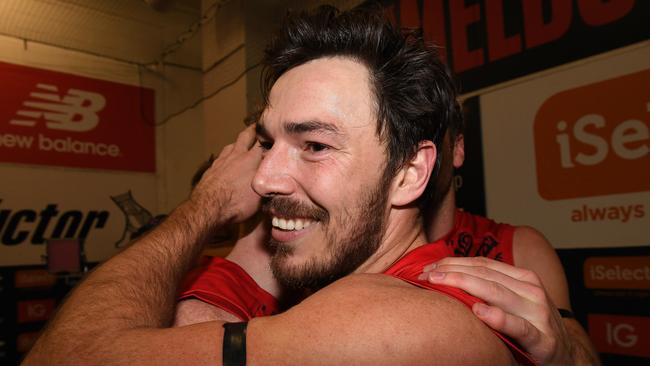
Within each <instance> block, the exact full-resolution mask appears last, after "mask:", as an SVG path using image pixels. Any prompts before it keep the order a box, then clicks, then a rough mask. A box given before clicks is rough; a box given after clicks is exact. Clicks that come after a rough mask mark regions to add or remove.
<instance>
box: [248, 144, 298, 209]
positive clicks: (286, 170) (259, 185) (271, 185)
mask: <svg viewBox="0 0 650 366" xmlns="http://www.w3.org/2000/svg"><path fill="white" fill-rule="evenodd" d="M288 149H289V148H288V147H282V146H278V144H276V145H274V146H273V147H272V148H271V149H270V150H268V151H267V152H266V153H265V154H264V157H263V158H262V161H261V162H260V165H259V167H258V168H257V173H256V174H255V176H254V177H253V183H252V185H253V190H255V192H257V194H259V195H260V196H262V197H269V196H274V195H290V194H292V193H294V192H295V189H296V181H295V180H294V179H293V177H292V175H291V172H290V169H291V168H290V167H291V166H292V165H293V164H292V162H291V159H290V154H289V151H288Z"/></svg>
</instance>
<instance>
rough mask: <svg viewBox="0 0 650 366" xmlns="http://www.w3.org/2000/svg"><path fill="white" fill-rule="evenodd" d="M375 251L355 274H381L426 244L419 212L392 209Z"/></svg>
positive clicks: (414, 209) (415, 210)
mask: <svg viewBox="0 0 650 366" xmlns="http://www.w3.org/2000/svg"><path fill="white" fill-rule="evenodd" d="M386 223H387V224H386V232H385V233H384V236H383V238H382V242H381V244H380V245H379V248H378V249H377V251H376V252H375V253H374V254H373V255H372V256H371V257H370V258H368V260H366V261H365V262H364V263H363V264H362V265H361V266H359V267H358V268H357V269H356V270H355V271H354V272H355V273H381V272H384V271H385V270H386V269H388V268H390V266H391V265H392V264H393V263H395V262H397V261H398V260H399V259H400V258H402V257H403V256H404V255H406V254H407V253H408V252H410V251H412V250H413V249H415V248H417V247H419V246H421V245H424V244H426V243H427V239H426V235H425V233H424V228H423V226H422V218H421V217H420V210H419V209H417V208H400V209H392V210H391V213H390V214H389V216H388V218H387V220H386Z"/></svg>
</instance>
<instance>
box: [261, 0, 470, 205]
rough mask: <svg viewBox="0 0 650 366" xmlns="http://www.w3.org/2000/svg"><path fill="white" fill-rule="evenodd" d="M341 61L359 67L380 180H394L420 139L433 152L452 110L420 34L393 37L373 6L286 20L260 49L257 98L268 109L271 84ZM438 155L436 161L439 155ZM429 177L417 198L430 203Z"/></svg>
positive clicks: (444, 79) (452, 98)
mask: <svg viewBox="0 0 650 366" xmlns="http://www.w3.org/2000/svg"><path fill="white" fill-rule="evenodd" d="M332 56H342V57H349V58H351V59H353V60H356V61H359V62H361V63H362V64H364V65H365V66H366V67H367V68H368V70H369V73H370V82H371V85H372V88H373V93H374V95H375V100H376V108H377V110H376V113H377V135H378V136H379V139H380V140H381V141H382V142H385V143H386V146H387V155H388V162H387V167H386V173H387V174H390V176H391V177H392V176H394V175H395V174H396V173H397V171H398V170H399V169H400V168H401V167H402V166H403V165H404V164H405V163H406V162H407V161H408V160H410V159H411V158H412V157H413V155H414V154H415V153H416V152H417V148H418V144H419V143H420V142H421V141H423V140H432V141H433V142H434V143H435V144H436V147H437V148H438V150H439V152H442V151H441V150H440V143H441V141H442V138H443V136H444V134H445V130H446V128H447V126H448V125H449V124H450V123H451V121H452V120H453V119H454V118H456V117H455V116H456V115H457V113H458V111H459V108H458V106H457V102H456V88H455V85H454V83H453V81H452V79H451V76H450V74H449V71H448V70H447V68H446V67H445V65H443V64H442V63H441V62H440V59H439V56H438V53H437V51H436V49H435V48H434V47H432V46H431V45H427V44H425V42H424V40H423V38H422V35H421V32H418V31H404V32H402V31H400V30H399V29H397V28H396V27H394V26H393V25H392V24H391V23H390V22H389V21H388V19H387V18H386V17H384V15H383V12H382V10H381V8H380V7H379V6H364V7H357V8H354V9H352V10H349V11H346V12H339V11H338V10H337V9H336V8H334V7H331V6H321V7H319V8H317V9H315V10H314V11H312V12H301V13H297V14H289V15H288V16H287V18H286V19H285V21H284V26H283V27H282V29H281V31H280V33H279V34H277V35H276V37H275V38H274V39H273V41H272V42H271V43H270V44H269V46H268V47H267V48H266V50H265V58H264V61H263V65H264V69H263V71H262V95H263V97H264V100H265V102H266V103H268V97H269V93H270V91H271V88H272V87H273V84H274V83H275V82H276V81H277V80H278V79H279V78H280V76H282V75H283V74H284V73H285V72H287V71H288V70H290V69H292V68H294V67H296V66H299V65H302V64H304V63H306V62H308V61H311V60H315V59H318V58H323V57H332ZM439 155H440V154H439ZM439 161H440V157H438V161H437V162H436V170H434V176H433V177H432V178H431V179H430V182H429V184H428V186H427V188H426V190H425V192H424V194H423V195H422V196H421V197H420V200H419V203H420V204H421V207H422V205H425V204H426V203H427V201H428V200H429V199H430V198H431V191H432V190H433V186H434V181H435V178H436V172H437V167H438V165H439Z"/></svg>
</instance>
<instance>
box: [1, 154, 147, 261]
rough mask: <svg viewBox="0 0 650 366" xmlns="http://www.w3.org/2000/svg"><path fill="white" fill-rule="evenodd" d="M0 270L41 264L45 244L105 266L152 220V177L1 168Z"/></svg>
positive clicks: (97, 172)
mask: <svg viewBox="0 0 650 366" xmlns="http://www.w3.org/2000/svg"><path fill="white" fill-rule="evenodd" d="M0 176H2V184H1V185H0V266H15V265H31V264H44V263H45V260H44V259H43V258H42V256H43V255H45V241H46V240H47V239H60V238H72V239H80V240H82V241H83V242H84V244H85V252H86V259H87V260H88V261H90V262H96V261H100V260H105V259H107V258H108V257H110V256H111V255H113V254H114V253H116V252H117V251H118V250H119V248H121V247H124V246H125V245H126V244H127V243H128V242H129V237H130V234H131V233H132V232H134V231H135V230H137V228H139V227H140V226H141V225H143V224H144V223H146V222H147V221H149V220H150V219H151V217H152V215H155V214H156V213H157V212H155V208H156V189H155V187H156V181H155V176H154V175H152V174H133V173H124V174H120V173H105V172H101V171H88V170H70V169H57V168H39V169H35V168H29V167H12V166H0Z"/></svg>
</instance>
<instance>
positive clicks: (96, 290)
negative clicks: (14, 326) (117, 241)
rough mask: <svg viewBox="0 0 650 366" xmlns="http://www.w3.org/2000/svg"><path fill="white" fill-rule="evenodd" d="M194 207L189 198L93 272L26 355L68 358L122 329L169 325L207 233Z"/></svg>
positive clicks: (107, 343)
mask: <svg viewBox="0 0 650 366" xmlns="http://www.w3.org/2000/svg"><path fill="white" fill-rule="evenodd" d="M193 210H194V208H193V206H192V204H191V203H189V202H188V203H186V204H183V205H181V206H180V207H179V208H177V209H176V210H175V211H174V212H173V213H172V215H170V217H169V218H168V219H167V220H165V222H163V223H162V224H161V225H160V227H158V228H157V229H156V230H154V231H152V232H151V233H149V234H148V235H146V236H145V237H143V238H142V239H141V240H140V241H138V242H137V243H135V244H134V245H132V246H131V247H130V248H128V249H127V250H125V251H124V252H123V253H121V254H120V255H118V256H116V257H114V258H112V259H110V260H109V261H107V262H106V263H104V264H103V265H102V266H100V267H99V268H97V269H96V270H95V271H93V273H91V274H90V275H89V276H88V278H87V279H86V280H85V281H83V282H82V283H81V284H80V285H79V286H78V287H77V288H76V289H75V290H74V291H73V293H72V294H71V296H70V297H69V298H68V299H67V301H66V302H65V303H64V305H63V306H62V307H61V309H60V310H59V312H58V314H57V315H56V317H55V318H54V319H53V321H52V322H51V324H50V325H49V326H48V328H47V330H46V331H45V333H44V334H43V336H42V337H41V339H39V342H38V343H37V344H36V346H35V347H34V350H33V351H32V353H31V354H30V358H29V359H38V358H40V357H42V356H47V357H48V359H49V360H50V362H51V361H52V359H51V357H55V356H56V355H57V354H58V355H60V356H61V357H62V358H65V359H66V360H68V361H70V357H72V356H74V353H71V352H72V350H73V349H76V351H75V352H76V353H78V352H79V349H82V350H85V349H87V350H89V351H90V350H93V351H95V352H98V351H100V350H98V349H97V348H98V347H105V346H109V345H110V343H111V342H107V340H110V339H111V338H114V337H119V336H120V332H122V331H128V330H131V329H136V328H158V327H164V326H168V325H169V324H170V323H171V320H172V315H173V309H174V302H175V295H176V290H177V284H178V283H179V281H180V280H181V278H182V276H183V275H184V273H185V272H186V271H187V269H188V267H189V265H190V264H191V263H192V261H193V260H194V259H195V258H196V256H197V255H198V253H199V252H200V249H201V245H200V243H201V242H202V241H203V238H204V237H205V235H206V231H207V230H206V229H204V227H207V225H205V223H202V222H200V221H199V219H198V218H196V215H194V214H193V212H192V211H193ZM58 340H61V341H58ZM63 340H65V342H63ZM82 352H83V351H82ZM29 359H28V360H29ZM55 359H56V357H55Z"/></svg>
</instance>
